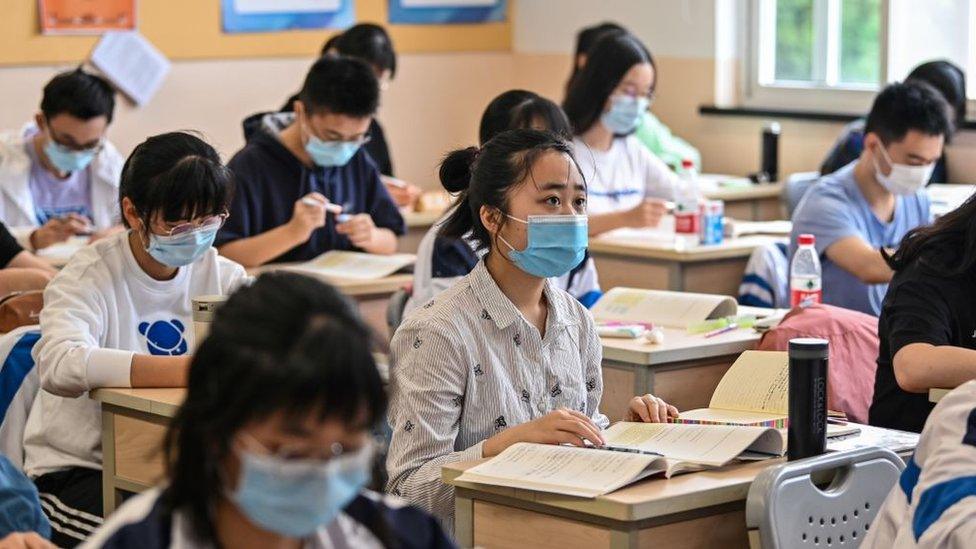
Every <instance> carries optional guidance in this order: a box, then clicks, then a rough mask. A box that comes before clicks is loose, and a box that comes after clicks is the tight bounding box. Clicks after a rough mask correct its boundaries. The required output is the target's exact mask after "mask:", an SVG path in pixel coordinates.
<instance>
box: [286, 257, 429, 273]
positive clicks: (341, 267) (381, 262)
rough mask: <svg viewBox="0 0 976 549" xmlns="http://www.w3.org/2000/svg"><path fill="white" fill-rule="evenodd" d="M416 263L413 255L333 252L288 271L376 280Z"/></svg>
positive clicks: (291, 267)
mask: <svg viewBox="0 0 976 549" xmlns="http://www.w3.org/2000/svg"><path fill="white" fill-rule="evenodd" d="M415 261H417V256H415V255H413V254H393V255H374V254H364V253H359V252H343V251H331V252H326V253H324V254H322V255H320V256H318V257H316V258H315V259H313V260H311V261H309V262H306V263H302V264H300V265H293V266H289V267H287V269H288V270H290V271H297V272H301V273H305V274H311V275H317V276H324V277H327V278H328V277H333V278H350V279H354V280H376V279H378V278H383V277H385V276H390V275H391V274H393V273H395V272H397V271H399V270H400V269H402V268H404V267H407V266H408V265H413V263H414V262H415Z"/></svg>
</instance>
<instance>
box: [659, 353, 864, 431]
mask: <svg viewBox="0 0 976 549" xmlns="http://www.w3.org/2000/svg"><path fill="white" fill-rule="evenodd" d="M789 393H790V364H789V355H788V354H787V353H785V352H781V351H746V352H744V353H742V354H741V355H740V356H739V358H738V359H737V360H736V361H735V363H734V364H732V367H731V368H729V370H728V371H727V372H725V375H724V376H722V380H721V381H719V383H718V387H716V388H715V392H714V393H712V399H711V401H709V403H708V408H698V409H696V410H688V411H686V412H681V414H680V415H679V417H678V418H677V419H673V420H671V421H672V422H673V423H679V424H681V423H683V424H693V425H738V426H752V427H773V428H776V429H786V428H787V427H788V426H789ZM858 430H859V429H858V427H857V426H855V425H854V424H844V425H839V424H833V423H831V424H828V425H827V436H828V437H839V436H843V435H849V434H853V433H856V432H858Z"/></svg>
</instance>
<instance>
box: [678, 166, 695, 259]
mask: <svg viewBox="0 0 976 549" xmlns="http://www.w3.org/2000/svg"><path fill="white" fill-rule="evenodd" d="M681 180H682V184H681V187H680V188H679V189H677V190H676V192H675V197H674V243H675V246H676V247H677V248H678V249H679V250H680V249H685V248H690V247H693V246H697V245H698V243H699V242H700V241H701V209H700V208H699V205H698V203H699V200H700V199H699V194H698V172H697V171H696V170H695V164H694V163H693V162H692V161H691V160H689V159H687V158H686V159H684V160H682V161H681Z"/></svg>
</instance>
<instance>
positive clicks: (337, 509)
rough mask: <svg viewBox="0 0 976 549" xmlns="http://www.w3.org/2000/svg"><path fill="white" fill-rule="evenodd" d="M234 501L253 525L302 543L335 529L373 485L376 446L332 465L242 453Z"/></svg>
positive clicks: (333, 460) (331, 463) (232, 498)
mask: <svg viewBox="0 0 976 549" xmlns="http://www.w3.org/2000/svg"><path fill="white" fill-rule="evenodd" d="M239 457H240V460H241V473H240V476H239V477H238V481H237V489H236V490H234V491H233V492H231V493H230V494H229V495H230V498H231V500H233V501H234V503H236V504H237V506H238V507H239V508H240V509H241V511H242V512H243V513H244V514H245V515H246V516H247V518H248V519H250V521H251V522H253V523H254V524H256V525H257V526H260V527H261V528H264V529H265V530H268V531H270V532H276V533H278V534H281V535H283V536H289V537H293V538H303V537H306V536H309V535H310V534H312V533H313V532H315V531H316V530H317V529H318V528H320V527H322V526H325V525H327V524H329V523H331V522H332V521H333V520H335V518H336V517H337V516H339V513H341V512H342V510H343V509H345V507H346V506H347V505H349V502H351V501H352V500H353V499H354V498H355V497H356V495H357V494H359V492H360V490H362V489H363V486H365V485H366V483H367V482H369V471H370V463H371V461H372V457H373V451H372V446H371V445H367V446H365V447H363V448H362V449H361V450H357V451H356V452H353V453H350V454H348V455H340V456H337V457H334V458H332V459H330V460H328V461H321V460H312V459H307V460H289V459H283V458H280V457H277V456H269V455H264V454H255V453H251V452H246V451H240V452H239Z"/></svg>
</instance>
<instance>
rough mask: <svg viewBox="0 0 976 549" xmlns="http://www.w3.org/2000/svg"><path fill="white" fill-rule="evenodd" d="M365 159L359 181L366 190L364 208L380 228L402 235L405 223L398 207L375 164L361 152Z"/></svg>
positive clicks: (405, 228)
mask: <svg viewBox="0 0 976 549" xmlns="http://www.w3.org/2000/svg"><path fill="white" fill-rule="evenodd" d="M362 157H363V158H364V159H365V160H366V162H364V163H363V165H364V168H363V169H362V170H360V172H359V174H360V181H362V182H363V185H364V187H365V188H366V189H367V192H366V209H367V212H368V213H369V215H370V217H372V218H373V223H374V224H375V225H376V226H377V227H380V228H383V229H390V230H391V231H393V234H395V235H397V236H402V235H404V234H406V232H407V224H406V222H405V221H404V220H403V215H402V214H400V208H399V207H397V205H396V202H394V201H393V198H391V197H390V193H388V192H387V191H386V186H385V185H383V181H382V180H381V179H380V172H379V170H378V169H376V164H375V163H373V159H372V158H370V157H369V155H368V154H363V155H362Z"/></svg>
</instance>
